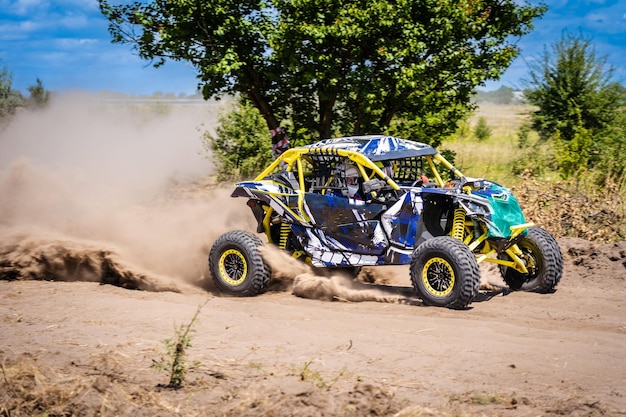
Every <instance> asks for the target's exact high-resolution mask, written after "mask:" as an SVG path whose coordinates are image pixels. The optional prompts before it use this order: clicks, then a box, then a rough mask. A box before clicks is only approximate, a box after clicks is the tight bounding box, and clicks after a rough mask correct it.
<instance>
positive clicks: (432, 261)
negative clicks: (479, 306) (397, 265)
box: [411, 236, 480, 309]
mask: <svg viewBox="0 0 626 417" xmlns="http://www.w3.org/2000/svg"><path fill="white" fill-rule="evenodd" d="M411 283H412V284H413V288H415V291H416V292H417V295H418V296H419V297H420V298H421V299H422V301H423V302H424V304H427V305H432V306H438V307H448V308H453V309H464V308H466V307H467V306H468V305H469V304H470V303H471V302H472V301H473V300H474V298H475V297H476V295H477V294H478V290H479V288H480V270H479V269H478V264H477V263H476V257H475V256H474V254H473V253H472V252H471V251H470V250H469V248H468V247H467V246H466V245H465V244H463V242H461V241H459V240H457V239H455V238H452V237H450V236H439V237H435V238H432V239H429V240H427V241H426V242H424V243H422V244H421V245H419V246H418V247H417V248H416V249H415V251H414V252H413V257H412V259H411Z"/></svg>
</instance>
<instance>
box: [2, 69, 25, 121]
mask: <svg viewBox="0 0 626 417" xmlns="http://www.w3.org/2000/svg"><path fill="white" fill-rule="evenodd" d="M23 105H24V98H23V97H22V95H21V94H20V93H19V92H18V91H15V90H13V75H12V74H11V73H10V72H9V70H8V69H7V68H6V67H2V68H0V122H2V121H4V120H6V119H7V118H8V117H10V116H12V115H14V114H15V112H16V111H17V109H18V108H19V107H21V106H23Z"/></svg>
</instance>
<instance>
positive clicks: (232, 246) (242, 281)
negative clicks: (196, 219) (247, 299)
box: [209, 230, 271, 296]
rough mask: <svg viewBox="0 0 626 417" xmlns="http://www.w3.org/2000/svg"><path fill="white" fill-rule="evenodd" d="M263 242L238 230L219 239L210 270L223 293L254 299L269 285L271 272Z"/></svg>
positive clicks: (212, 248) (214, 246)
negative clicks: (265, 259)
mask: <svg viewBox="0 0 626 417" xmlns="http://www.w3.org/2000/svg"><path fill="white" fill-rule="evenodd" d="M260 246H263V242H262V241H261V239H259V238H258V237H257V236H255V235H253V234H252V233H250V232H246V231H242V230H235V231H232V232H227V233H224V234H223V235H222V236H220V237H219V238H218V239H217V240H216V241H215V243H213V246H212V247H211V252H210V253H209V269H210V270H211V275H213V282H215V285H216V286H217V288H219V289H220V290H223V291H226V292H228V293H230V294H233V295H239V296H254V295H257V294H261V293H263V292H264V291H265V290H266V289H267V286H268V285H269V281H270V275H271V270H270V268H269V266H268V265H267V264H266V263H265V261H264V260H263V257H262V256H261V251H259V247H260Z"/></svg>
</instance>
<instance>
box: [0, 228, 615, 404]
mask: <svg viewBox="0 0 626 417" xmlns="http://www.w3.org/2000/svg"><path fill="white" fill-rule="evenodd" d="M559 242H560V245H561V247H562V249H563V251H564V253H565V256H566V261H567V262H566V271H565V274H564V276H563V280H562V282H561V285H559V287H558V290H557V291H556V293H554V294H549V295H540V294H533V293H523V292H514V293H507V292H498V291H488V290H483V291H482V292H481V297H480V299H479V300H478V301H476V302H474V303H473V304H472V305H471V308H470V309H469V310H466V311H453V310H448V309H443V308H433V307H424V306H421V305H419V303H418V302H410V303H403V304H400V303H396V302H393V298H394V297H397V296H398V293H400V294H404V293H408V292H410V291H409V288H408V287H409V286H410V284H409V282H408V278H407V276H408V270H406V269H404V268H400V267H388V268H378V270H377V277H378V278H377V280H384V281H385V285H376V284H370V285H369V286H368V287H366V288H378V289H379V291H380V293H383V294H387V295H388V297H386V298H385V297H383V296H382V295H381V297H380V298H379V300H386V301H388V302H376V301H365V302H341V301H336V302H328V301H320V300H311V299H303V298H300V297H295V296H294V295H292V294H291V292H290V290H289V289H288V288H286V287H285V285H284V284H285V282H283V285H282V286H281V289H279V290H274V291H270V292H269V293H267V294H265V295H262V296H259V297H255V298H230V297H221V296H217V294H215V293H212V292H210V291H209V292H206V291H204V290H203V289H201V288H197V287H196V288H194V287H192V286H190V287H187V286H185V287H184V289H183V292H182V293H176V292H169V291H168V292H148V291H133V290H128V289H124V288H120V287H116V286H112V285H99V284H97V283H85V282H45V281H30V280H27V281H0V300H1V303H0V334H2V344H1V347H0V360H1V363H2V367H3V368H2V378H0V381H1V382H0V384H1V385H2V386H3V388H2V392H3V393H4V394H0V399H1V402H0V415H7V416H8V415H11V416H17V415H29V412H28V410H31V411H35V410H36V411H38V412H39V413H43V412H48V413H49V415H176V414H180V415H251V416H252V415H268V416H270V415H271V416H282V415H294V416H295V415H311V416H316V415H320V416H322V415H324V416H330V415H399V416H400V415H407V416H410V415H415V416H421V415H511V416H525V415H528V416H534V415H580V416H589V415H591V416H595V415H598V416H600V415H626V398H625V397H624V396H625V395H626V391H625V390H624V387H625V384H624V382H625V377H624V375H626V351H625V350H624V346H625V342H626V322H625V318H626V316H625V311H626V310H625V307H626V293H625V291H624V289H625V288H624V283H625V281H624V277H625V275H626V274H625V273H624V271H626V267H625V266H624V262H626V244H624V243H622V244H618V245H602V246H598V245H594V244H591V243H589V242H584V241H579V240H572V239H560V240H559ZM383 271H384V272H383ZM483 272H484V273H483V275H484V281H485V282H490V283H492V284H498V283H499V281H498V277H497V276H496V275H495V273H494V272H493V271H491V270H484V271H483ZM337 279H338V278H337ZM338 283H339V286H340V287H342V288H344V290H345V289H346V288H347V287H348V286H349V284H347V283H345V281H343V280H339V279H338ZM363 285H364V284H363ZM371 299H372V300H375V299H376V297H372V298H371ZM207 300H208V301H207ZM205 301H207V302H206V304H205V305H203V303H204V302H205ZM389 301H392V302H389ZM201 305H203V307H202V308H201V310H200V314H199V321H198V323H197V324H196V325H195V326H194V327H193V328H194V329H195V333H194V335H193V346H192V348H190V350H189V363H191V362H193V361H198V362H199V363H200V365H199V366H198V367H197V368H195V369H193V370H191V371H190V372H189V373H188V375H187V383H186V384H185V387H184V388H183V389H180V390H178V391H172V390H167V389H162V388H158V387H157V385H158V384H165V383H167V375H166V374H164V373H156V372H155V371H154V370H152V369H151V364H152V361H153V360H158V359H159V358H160V357H162V355H163V348H164V344H163V340H164V339H166V338H171V337H174V331H175V328H176V327H178V326H179V325H181V324H186V323H189V321H190V320H191V317H192V316H193V314H194V312H195V311H196V310H197V309H198V308H199V307H200V306H201ZM19 392H22V394H21V395H17V394H18V393H19ZM10 397H13V398H14V399H10ZM20 401H21V402H20ZM46 401H48V403H46ZM35 403H41V404H39V405H38V406H37V407H39V408H37V407H35V406H34V405H33V404H35ZM20 407H21V408H20ZM20 409H21V410H23V412H22V413H20ZM7 410H9V411H7ZM55 410H61V411H63V412H65V414H63V412H58V413H57V414H55V413H54V411H55ZM70 411H71V412H72V413H74V414H70ZM2 413H4V414H2Z"/></svg>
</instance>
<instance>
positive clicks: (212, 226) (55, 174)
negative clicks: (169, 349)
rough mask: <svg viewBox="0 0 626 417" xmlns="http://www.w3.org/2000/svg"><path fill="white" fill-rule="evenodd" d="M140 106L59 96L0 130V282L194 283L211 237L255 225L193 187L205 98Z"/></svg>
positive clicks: (198, 179) (221, 198)
mask: <svg viewBox="0 0 626 417" xmlns="http://www.w3.org/2000/svg"><path fill="white" fill-rule="evenodd" d="M150 106H154V104H151V105H150ZM150 106H149V105H146V104H141V105H139V104H134V103H111V102H103V101H102V100H95V99H94V98H93V97H87V96H77V95H62V96H57V97H55V99H53V100H52V103H51V105H50V106H49V108H47V109H44V110H41V111H37V112H22V113H20V114H19V115H18V116H17V117H16V118H15V119H14V120H13V121H12V123H11V124H10V125H9V126H8V127H7V128H6V129H4V130H3V131H2V132H0V277H1V278H4V279H19V278H26V277H28V278H31V279H32V278H35V279H66V280H76V279H83V280H98V277H100V278H102V277H103V276H105V275H107V274H109V275H111V276H113V277H116V276H117V277H119V280H122V281H123V280H126V282H127V284H126V286H129V287H133V285H135V286H137V287H142V288H145V289H149V288H150V284H149V283H150V279H151V278H150V277H154V280H155V282H156V281H158V283H157V284H156V285H154V288H163V287H164V286H163V285H162V283H163V282H166V281H167V280H170V281H171V280H172V279H175V280H177V281H181V280H183V281H187V282H196V281H198V280H201V279H202V278H203V277H204V275H205V274H206V273H207V271H206V254H207V253H208V245H210V243H211V242H212V241H213V240H214V239H215V238H216V237H217V236H218V235H219V234H220V233H222V232H224V231H225V230H230V229H234V228H243V229H249V228H250V227H254V225H253V224H252V225H251V224H250V222H251V221H252V220H253V219H251V216H250V213H249V209H248V208H247V207H246V205H245V204H238V203H243V202H241V201H237V200H236V199H232V198H230V196H229V194H230V192H231V190H227V189H217V188H207V187H206V184H202V181H205V182H206V180H207V178H208V175H209V174H210V173H211V170H212V168H213V167H212V166H211V163H210V162H209V161H207V160H206V159H203V158H202V157H201V156H200V155H199V153H200V149H201V141H200V137H201V131H204V130H207V129H213V128H214V125H215V120H216V113H217V109H216V106H211V105H210V104H207V103H204V104H202V103H199V104H196V105H171V106H170V108H168V109H166V110H167V111H165V110H164V109H163V106H167V104H164V105H161V107H159V108H158V111H157V112H156V113H155V110H154V109H153V108H151V107H150ZM194 182H195V183H194ZM112 271H117V272H112ZM122 277H125V278H122ZM133 277H136V278H137V282H136V283H133ZM157 277H158V278H157ZM166 278H167V279H166ZM168 285H169V284H168ZM165 287H167V285H165Z"/></svg>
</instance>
